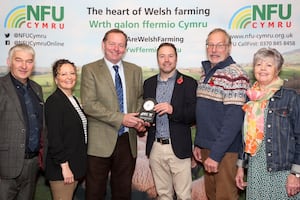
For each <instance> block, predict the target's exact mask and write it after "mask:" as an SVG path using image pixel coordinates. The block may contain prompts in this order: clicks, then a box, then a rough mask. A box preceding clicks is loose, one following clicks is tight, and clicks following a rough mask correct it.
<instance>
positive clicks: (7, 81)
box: [4, 74, 25, 123]
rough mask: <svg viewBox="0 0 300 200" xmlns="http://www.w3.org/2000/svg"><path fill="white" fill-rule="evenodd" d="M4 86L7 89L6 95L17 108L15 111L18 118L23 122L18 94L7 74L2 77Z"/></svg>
mask: <svg viewBox="0 0 300 200" xmlns="http://www.w3.org/2000/svg"><path fill="white" fill-rule="evenodd" d="M4 87H5V89H6V91H7V95H8V96H9V97H10V99H11V100H12V101H13V102H14V105H16V106H15V108H16V110H17V113H18V115H19V117H20V119H22V121H23V123H25V122H24V117H23V111H22V107H21V103H20V100H19V97H18V94H17V92H16V88H15V86H14V84H13V83H12V80H11V78H10V75H9V74H7V75H6V76H5V77H4Z"/></svg>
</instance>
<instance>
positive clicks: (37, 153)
mask: <svg viewBox="0 0 300 200" xmlns="http://www.w3.org/2000/svg"><path fill="white" fill-rule="evenodd" d="M38 155H39V152H27V153H25V157H24V158H25V159H32V158H34V157H36V156H38Z"/></svg>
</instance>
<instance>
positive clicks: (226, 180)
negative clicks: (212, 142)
mask: <svg viewBox="0 0 300 200" xmlns="http://www.w3.org/2000/svg"><path fill="white" fill-rule="evenodd" d="M209 153H210V150H208V149H201V156H202V160H203V161H205V160H206V159H207V158H208V156H209ZM237 158H238V154H237V153H225V155H224V157H223V159H222V160H221V162H220V163H219V168H218V173H207V172H205V174H204V183H205V191H206V196H207V198H208V199H209V200H238V199H239V194H238V188H237V187H236V185H235V175H236V171H237V167H236V161H237Z"/></svg>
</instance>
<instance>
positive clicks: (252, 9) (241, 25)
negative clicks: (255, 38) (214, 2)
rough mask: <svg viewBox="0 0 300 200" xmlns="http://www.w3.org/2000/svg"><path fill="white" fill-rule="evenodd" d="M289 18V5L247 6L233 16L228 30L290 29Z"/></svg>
mask: <svg viewBox="0 0 300 200" xmlns="http://www.w3.org/2000/svg"><path fill="white" fill-rule="evenodd" d="M291 16H292V5H291V4H287V5H283V4H267V5H252V6H251V5H248V6H245V7H242V8H240V9H239V10H237V11H236V12H235V13H234V14H233V16H232V17H231V19H230V22H229V26H228V28H229V29H245V28H253V29H257V28H270V29H272V28H291V27H292V22H291V21H289V19H290V18H291Z"/></svg>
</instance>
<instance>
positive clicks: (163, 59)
mask: <svg viewBox="0 0 300 200" xmlns="http://www.w3.org/2000/svg"><path fill="white" fill-rule="evenodd" d="M157 62H158V65H159V69H160V75H161V77H168V78H169V77H171V76H172V75H173V73H174V72H175V70H176V64H177V55H176V52H175V50H174V48H172V47H171V46H162V47H160V48H159V50H158V52H157Z"/></svg>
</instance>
